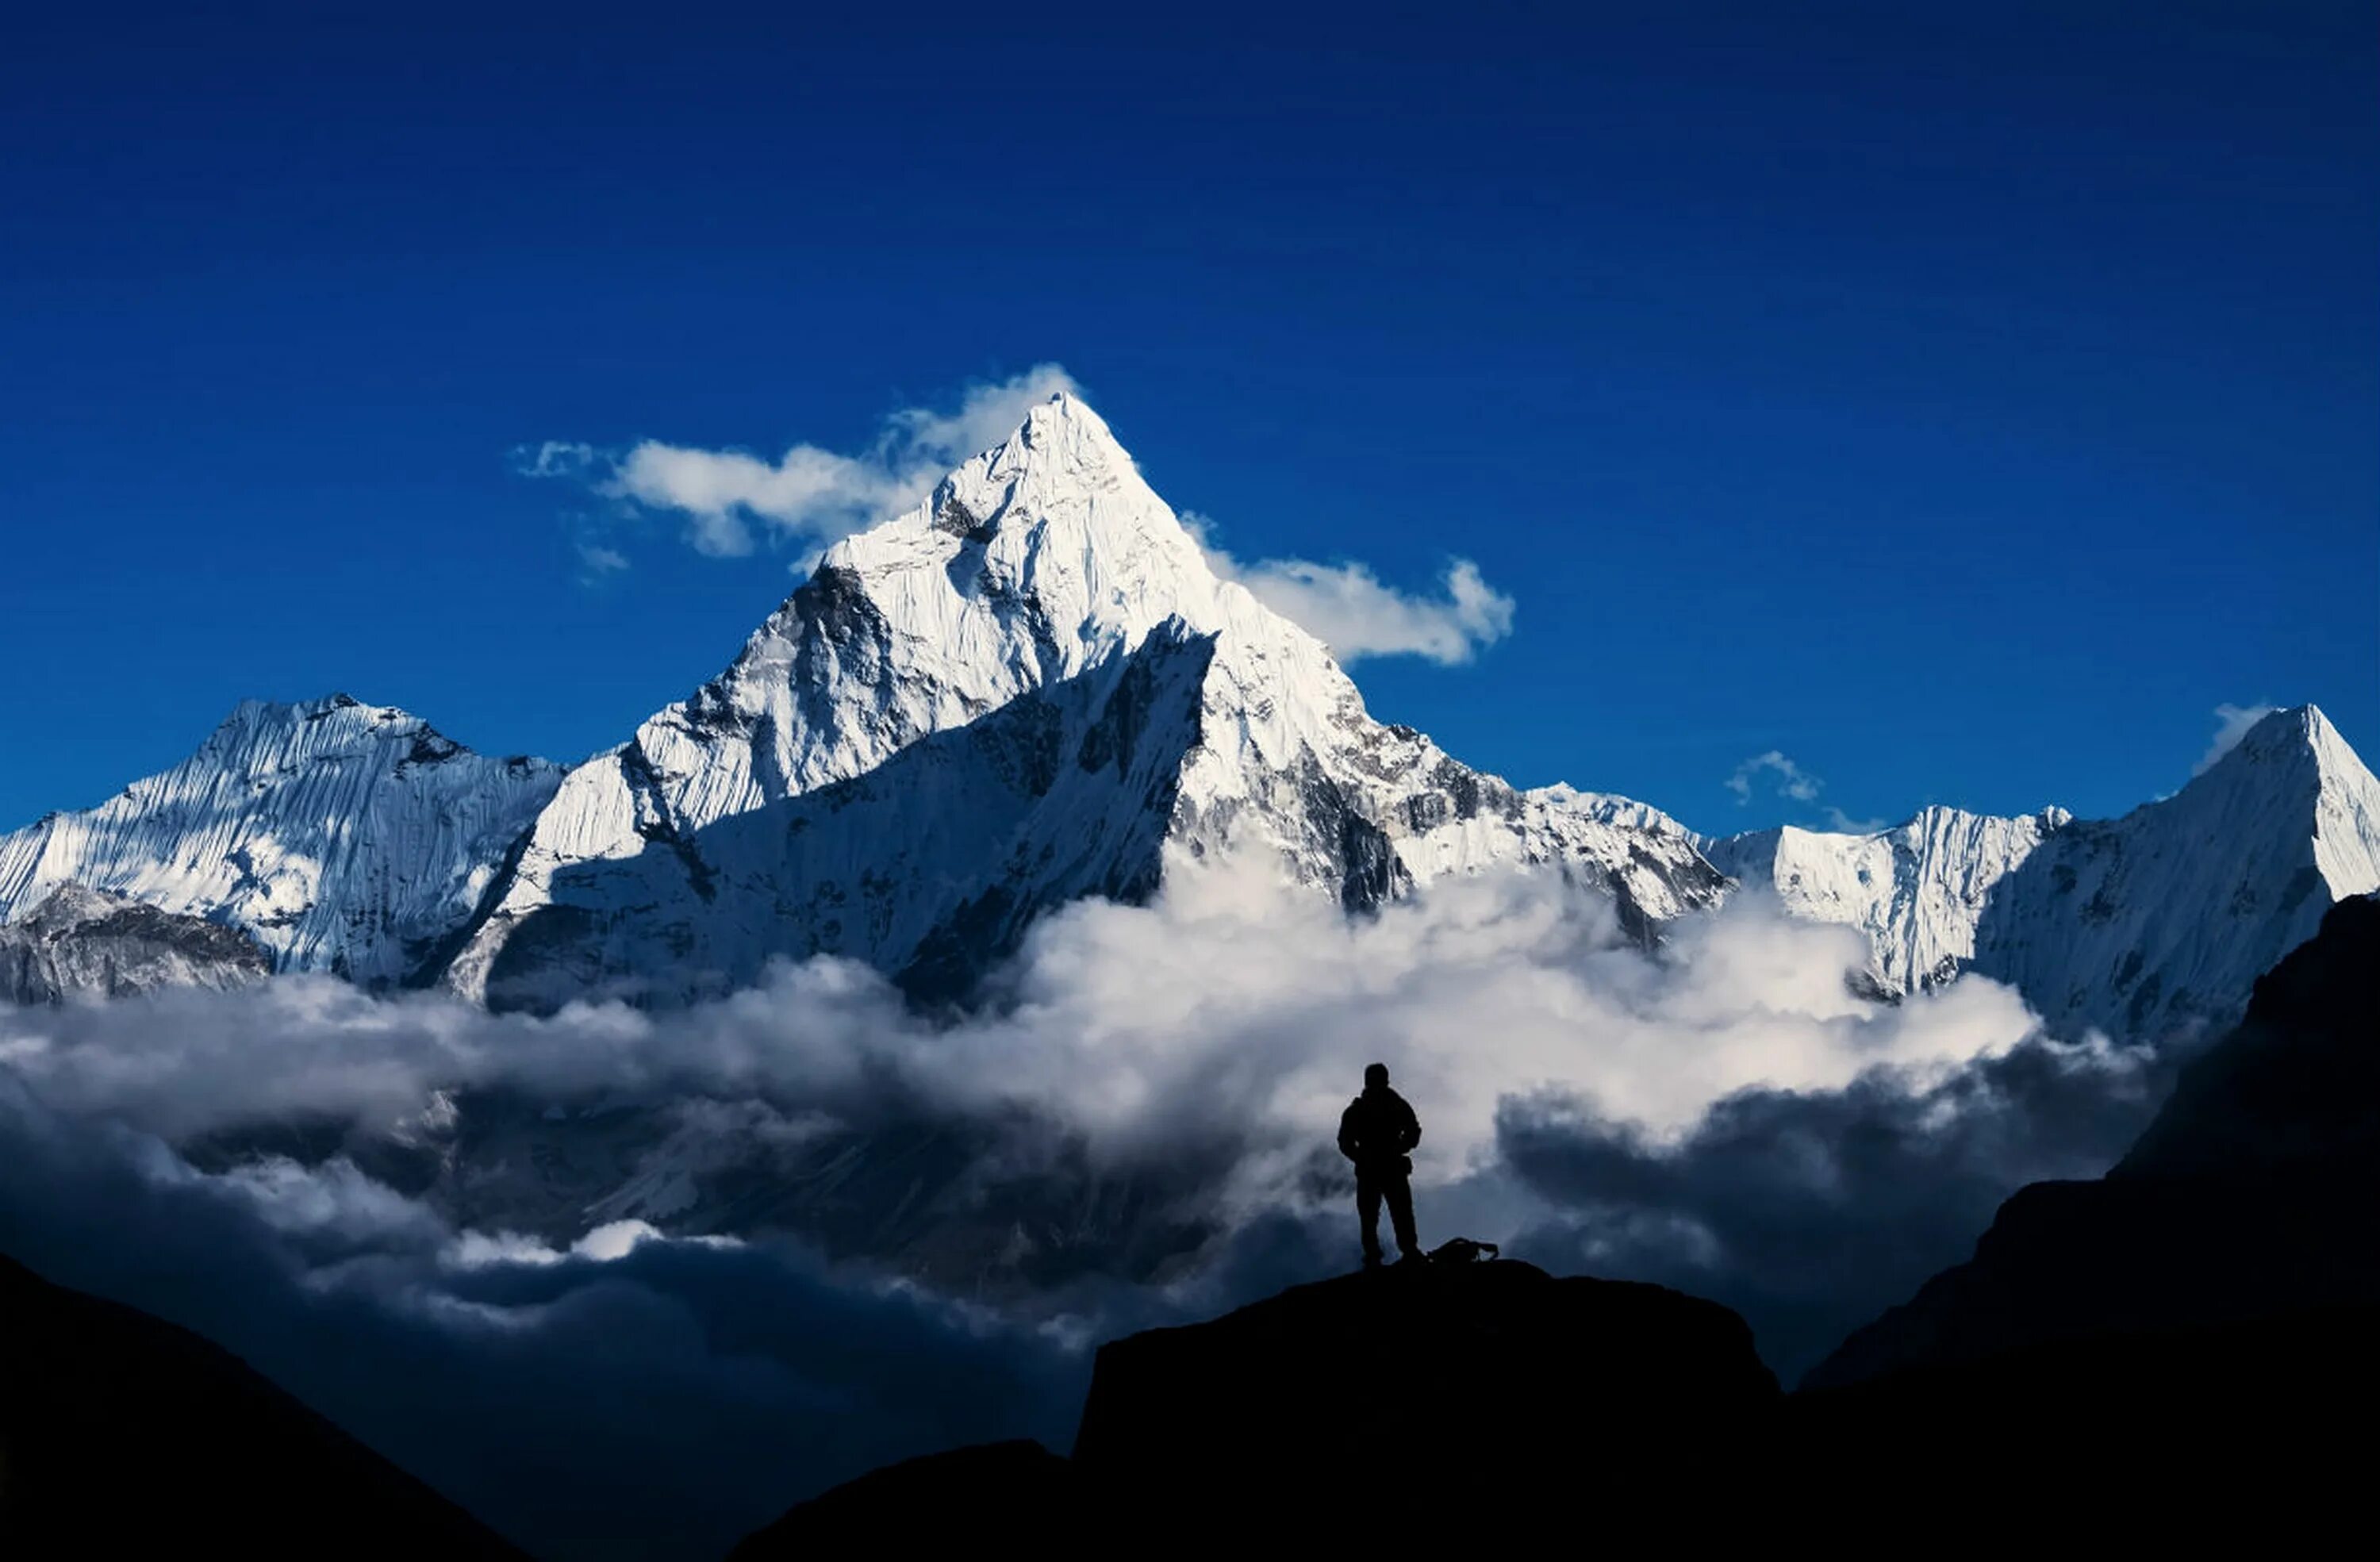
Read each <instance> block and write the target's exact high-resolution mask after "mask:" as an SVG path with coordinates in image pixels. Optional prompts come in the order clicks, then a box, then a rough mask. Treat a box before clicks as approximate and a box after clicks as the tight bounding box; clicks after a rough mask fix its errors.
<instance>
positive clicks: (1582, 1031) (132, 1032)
mask: <svg viewBox="0 0 2380 1562" xmlns="http://www.w3.org/2000/svg"><path fill="white" fill-rule="evenodd" d="M1864 957H1865V951H1864V943H1863V941H1862V939H1861V937H1860V935H1859V934H1858V933H1856V932H1855V931H1852V930H1851V929H1847V928H1841V927H1836V926H1822V925H1815V924H1808V923H1796V922H1789V921H1785V920H1783V919H1782V918H1781V917H1780V916H1778V915H1774V914H1769V913H1767V911H1765V910H1764V909H1763V908H1762V907H1760V906H1759V905H1757V904H1756V903H1755V902H1751V901H1749V900H1745V901H1743V902H1730V905H1729V907H1728V909H1726V910H1725V911H1723V912H1721V913H1720V914H1717V915H1715V916H1713V917H1710V918H1706V919H1702V920H1698V921H1695V922H1693V923H1690V924H1687V925H1685V926H1682V927H1680V928H1679V929H1677V930H1676V931H1675V933H1674V934H1673V936H1672V938H1671V939H1670V942H1669V944H1668V945H1667V946H1666V947H1665V949H1664V951H1662V952H1661V954H1660V955H1659V956H1658V957H1650V956H1647V955H1645V953H1643V952H1642V951H1639V950H1637V949H1636V948H1635V946H1634V945H1633V943H1632V942H1630V941H1629V940H1628V939H1626V938H1623V937H1622V936H1621V933H1620V931H1619V929H1618V927H1617V926H1616V923H1615V920H1614V918H1613V916H1612V914H1611V911H1610V908H1609V903H1608V902H1606V901H1604V900H1602V899H1601V898H1599V897H1597V896H1594V895H1592V894H1589V893H1587V892H1585V891H1582V890H1575V889H1572V888H1568V887H1565V886H1563V885H1562V884H1561V883H1560V881H1559V880H1557V879H1552V878H1549V877H1548V878H1534V877H1528V876H1509V877H1508V876H1492V877H1486V878H1478V879H1469V880H1458V881H1452V882H1449V883H1447V884H1444V885H1441V886H1439V887H1437V888H1435V889H1434V890H1432V892H1431V893H1430V894H1428V895H1427V896H1423V897H1420V898H1418V899H1415V900H1413V901H1407V902H1397V903H1394V904H1392V905H1390V906H1389V907H1387V908H1385V909H1384V910H1383V911H1382V912H1381V913H1380V914H1378V915H1377V916H1373V917H1367V918H1364V919H1361V920H1355V921H1350V920H1349V919H1347V918H1346V917H1345V916H1344V915H1343V914H1342V913H1341V912H1340V910H1339V908H1338V906H1337V905H1336V903H1335V902H1331V901H1329V900H1328V899H1326V898H1322V897H1316V896H1312V895H1304V894H1298V893H1295V892H1293V891H1291V890H1286V889H1284V888H1282V887H1281V886H1280V885H1278V884H1277V883H1276V882H1274V881H1273V880H1272V879H1271V878H1270V877H1269V875H1263V874H1257V873H1255V872H1253V871H1250V870H1245V869H1221V868H1212V869H1205V870H1195V871H1194V870H1187V869H1185V870H1184V871H1183V872H1182V873H1179V874H1177V875H1175V876H1174V878H1172V879H1170V880H1169V888H1168V890H1166V892H1165V893H1164V894H1163V895H1162V896H1161V897H1160V899H1159V900H1158V901H1157V902H1155V903H1153V904H1151V905H1147V906H1137V907H1135V906H1121V905H1115V904H1111V903H1109V902H1081V903H1079V904H1077V905H1075V906H1073V907H1070V908H1068V909H1066V910H1064V911H1062V912H1060V913H1058V914H1054V915H1052V916H1050V918H1048V919H1046V920H1045V921H1044V922H1043V923H1042V924H1040V925H1039V926H1038V927H1037V928H1036V930H1035V931H1034V933H1033V934H1032V935H1031V937H1030V938H1028V940H1027V943H1026V949H1025V951H1023V953H1022V954H1021V955H1020V957H1019V959H1018V962H1017V963H1016V966H1015V969H1014V971H1013V972H1011V973H1010V975H1009V977H1008V980H1007V982H1006V983H1005V984H1004V990H1006V991H1007V992H1009V993H1010V994H1011V995H1012V997H1013V999H1014V1001H1013V1003H1012V1004H1011V1006H1010V1007H1008V1008H1006V1009H1003V1010H1001V1011H991V1012H985V1013H981V1014H977V1015H975V1016H972V1017H969V1018H966V1019H964V1020H961V1021H959V1022H957V1023H953V1024H941V1023H932V1022H929V1021H928V1020H926V1019H923V1018H921V1017H919V1016H918V1015H917V1014H915V1013H913V1012H912V1011H909V1010H908V1009H907V1008H905V1005H904V1004H903V1002H902V1000H901V999H900V997H899V995H898V994H897V993H895V992H894V991H893V989H892V987H890V985H889V984H887V983H886V982H885V981H884V980H883V979H882V978H881V977H880V976H878V975H876V974H875V973H874V972H872V971H869V970H868V969H866V968H865V967H862V966H858V965H855V964H853V963H848V962H842V961H835V960H828V959H818V960H812V961H808V962H805V963H800V964H793V965H783V966H779V967H776V968H774V969H773V970H772V972H771V975H770V976H769V978H768V979H767V980H766V981H765V982H764V983H763V985H762V986H761V987H758V988H755V989H753V990H751V991H748V992H746V993H743V994H739V995H737V996H735V997H732V998H729V999H722V1000H719V1001H717V1002H713V1003H709V1004H704V1005H701V1006H698V1007H696V1008H693V1009H689V1010H686V1011H679V1012H671V1013H655V1012H647V1011H637V1010H632V1009H628V1008H625V1007H622V1006H619V1005H616V1004H605V1005H600V1006H589V1005H580V1006H573V1007H571V1008H567V1009H565V1010H563V1011H561V1012H559V1013H558V1014H555V1015H553V1016H551V1017H548V1018H538V1017H534V1016H529V1015H524V1014H490V1013H487V1012H484V1011H480V1010H476V1009H472V1008H470V1007H468V1006H466V1005H464V1004H462V1003H460V1002H458V1001H455V1000H453V999H445V998H441V997H436V996H431V995H405V996H394V997H374V996H371V995H369V994H366V993H363V992H361V991H359V990H358V989H356V988H353V987H347V986H346V985H345V984H342V983H340V982H337V981H335V980H333V979H330V978H326V977H295V978H281V979H276V980H274V981H273V982H270V983H266V984H263V985H261V986H260V987H252V988H246V989H240V990H237V991H235V992H232V993H228V994H219V993H208V992H198V991H177V992H169V993H165V994H161V995H158V996H156V997H154V998H152V999H141V1000H138V1001H124V1002H115V1003H106V1004H96V1005H89V1006H78V1007H74V1008H69V1009H66V1010H57V1011H52V1010H40V1011H36V1010H19V1011H0V1072H16V1073H17V1074H18V1075H20V1076H21V1077H23V1078H24V1079H26V1080H27V1081H28V1082H29V1083H30V1084H31V1085H32V1086H33V1087H34V1088H35V1089H36V1090H38V1091H39V1092H40V1093H41V1094H42V1096H43V1098H44V1099H45V1100H47V1101H49V1102H50V1103H51V1104H53V1105H54V1106H55V1107H57V1108H61V1109H65V1110H69V1111H72V1112H75V1113H77V1114H79V1115H93V1114H100V1115H108V1116H114V1117H118V1118H121V1119H123V1120H127V1121H129V1122H130V1123H132V1124H134V1125H135V1126H137V1127H140V1128H141V1129H144V1130H146V1131H149V1132H156V1133H159V1134H162V1135H164V1136H165V1137H166V1138H168V1139H172V1140H176V1141H182V1140H187V1139H188V1138H190V1137H192V1136H195V1135H200V1134H205V1133H208V1132H215V1131H218V1130H224V1129H228V1128H232V1127H236V1126H237V1125H238V1124H240V1123H243V1122H254V1121H259V1120H263V1121H287V1120H298V1119H307V1118H322V1117H330V1118H345V1119H348V1120H353V1121H355V1122H357V1123H358V1125H359V1126H361V1127H363V1128H365V1129H366V1130H367V1131H368V1132H379V1133H395V1134H397V1135H399V1136H400V1137H406V1136H409V1135H411V1134H413V1133H414V1132H415V1130H414V1127H413V1125H415V1124H417V1123H419V1122H423V1121H427V1120H431V1119H432V1118H433V1117H434V1115H435V1114H437V1113H439V1112H441V1111H443V1110H445V1109H447V1108H446V1106H445V1101H446V1097H445V1096H443V1092H448V1091H452V1090H456V1089H464V1090H469V1089H489V1088H507V1089H516V1090H519V1091H522V1092H525V1093H527V1094H528V1095H529V1096H533V1097H544V1098H574V1097H586V1096H594V1095H599V1094H600V1095H604V1096H613V1097H618V1098H622V1099H637V1100H648V1101H655V1102H660V1101H668V1100H674V1099H678V1098H682V1097H689V1096H709V1097H714V1098H735V1097H746V1096H761V1097H766V1098H768V1099H770V1100H771V1101H774V1102H776V1103H778V1104H779V1106H780V1107H781V1108H785V1109H786V1110H788V1111H794V1112H799V1113H801V1114H804V1119H803V1120H802V1126H800V1128H799V1132H800V1133H808V1132H814V1124H815V1122H816V1121H817V1120H820V1119H824V1120H835V1119H844V1120H848V1119H849V1118H850V1117H851V1116H853V1115H854V1114H855V1113H862V1112H864V1109H865V1108H866V1107H867V1105H868V1103H870V1102H872V1101H873V1100H875V1099H876V1098H877V1096H879V1095H880V1094H881V1093H883V1092H885V1091H887V1090H888V1089H890V1090H894V1091H896V1092H897V1093H898V1094H900V1096H902V1098H904V1099H906V1100H912V1101H918V1102H925V1103H929V1104H931V1105H933V1106H934V1107H936V1108H938V1109H941V1110H945V1111H951V1112H955V1113H958V1114H960V1115H962V1116H965V1117H968V1118H986V1119H991V1118H1001V1117H1006V1116H1011V1115H1013V1114H1014V1113H1015V1112H1016V1111H1017V1110H1019V1109H1023V1110H1025V1111H1026V1112H1028V1113H1030V1114H1033V1115H1035V1116H1036V1117H1038V1118H1039V1119H1042V1120H1049V1121H1051V1122H1055V1123H1060V1124H1062V1125H1064V1126H1065V1127H1066V1128H1067V1129H1068V1130H1069V1131H1070V1132H1075V1133H1077V1134H1079V1135H1081V1136H1082V1137H1083V1139H1084V1140H1085V1142H1086V1144H1087V1145H1088V1146H1089V1148H1090V1150H1091V1152H1092V1153H1093V1154H1094V1156H1097V1157H1099V1158H1101V1159H1105V1160H1111V1161H1131V1160H1134V1159H1136V1158H1141V1157H1145V1156H1151V1155H1154V1156H1157V1157H1158V1158H1160V1159H1163V1158H1166V1157H1167V1156H1170V1155H1171V1154H1172V1150H1171V1148H1170V1147H1172V1146H1176V1145H1179V1144H1185V1143H1191V1142H1202V1141H1229V1142H1237V1143H1241V1144H1246V1145H1250V1146H1253V1147H1254V1148H1253V1150H1252V1152H1251V1156H1250V1159H1249V1160H1248V1162H1247V1163H1246V1165H1245V1167H1244V1168H1243V1178H1242V1181H1243V1182H1244V1183H1246V1184H1248V1187H1247V1188H1246V1190H1245V1191H1249V1192H1255V1191H1257V1188H1258V1187H1259V1186H1260V1187H1261V1189H1262V1191H1263V1192H1265V1193H1267V1194H1268V1195H1269V1193H1272V1192H1274V1191H1277V1190H1276V1189H1275V1187H1274V1182H1275V1174H1280V1173H1282V1172H1283V1171H1284V1168H1287V1167H1289V1166H1290V1165H1291V1164H1292V1163H1293V1162H1296V1161H1299V1160H1301V1159H1302V1157H1303V1155H1304V1153H1305V1150H1306V1149H1309V1148H1310V1147H1311V1146H1312V1145H1314V1144H1327V1143H1328V1142H1329V1138H1328V1135H1329V1130H1330V1125H1331V1124H1332V1123H1333V1122H1335V1121H1336V1118H1337V1113H1338V1110H1339V1108H1340V1107H1342V1106H1343V1105H1344V1103H1345V1099H1346V1097H1347V1096H1348V1095H1350V1094H1351V1093H1352V1092H1353V1090H1354V1086H1355V1084H1356V1083H1357V1082H1359V1081H1360V1079H1361V1076H1362V1072H1363V1069H1364V1065H1365V1064H1366V1063H1368V1062H1371V1061H1373V1060H1375V1059H1381V1060H1386V1061H1387V1062H1389V1063H1390V1066H1391V1068H1392V1069H1393V1070H1394V1071H1395V1072H1396V1074H1397V1077H1398V1078H1399V1080H1400V1081H1401V1082H1403V1084H1404V1085H1405V1086H1406V1087H1407V1088H1408V1091H1409V1094H1411V1095H1412V1096H1413V1097H1414V1099H1415V1101H1416V1103H1417V1104H1419V1105H1420V1106H1421V1107H1422V1108H1423V1110H1424V1115H1425V1117H1426V1118H1427V1120H1429V1122H1430V1123H1431V1135H1430V1139H1429V1142H1428V1146H1427V1152H1426V1155H1425V1156H1424V1159H1425V1162H1426V1167H1425V1169H1426V1171H1427V1173H1428V1174H1430V1175H1431V1176H1432V1177H1433V1178H1435V1179H1436V1180H1438V1181H1446V1180H1449V1179H1451V1178H1454V1177H1457V1176H1460V1175H1462V1174H1463V1172H1464V1171H1466V1170H1467V1169H1468V1168H1469V1167H1470V1166H1471V1164H1472V1162H1473V1161H1474V1160H1475V1158H1476V1157H1477V1156H1481V1155H1484V1154H1485V1153H1487V1151H1488V1147H1489V1145H1490V1143H1491V1141H1492V1137H1493V1132H1494V1117H1495V1111H1496V1107H1497V1103H1498V1102H1499V1101H1500V1099H1501V1098H1502V1097H1504V1096H1508V1095H1512V1094H1516V1093H1527V1092H1531V1091H1535V1090H1537V1089H1540V1088H1542V1087H1545V1086H1548V1085H1560V1086H1562V1087H1564V1088H1567V1089H1573V1090H1579V1091H1584V1092H1586V1093H1588V1094H1590V1095H1592V1096H1594V1097H1595V1098H1596V1099H1597V1101H1598V1102H1599V1103H1600V1104H1601V1106H1602V1108H1604V1109H1605V1110H1607V1111H1608V1112H1610V1113H1611V1114H1613V1115H1614V1116H1616V1117H1620V1118H1624V1119H1626V1120H1632V1121H1635V1122H1639V1123H1642V1124H1645V1125H1646V1126H1647V1127H1648V1129H1649V1130H1651V1131H1653V1132H1659V1133H1667V1132H1675V1131H1678V1130H1681V1129H1682V1128H1684V1127H1685V1126H1687V1125H1689V1124H1691V1123H1692V1122H1693V1121H1694V1120H1695V1119H1697V1118H1698V1117H1699V1116H1700V1114H1701V1113H1702V1112H1704V1111H1705V1110H1706V1109H1707V1108H1709V1107H1710V1106H1711V1105H1712V1103H1714V1102H1716V1101H1718V1100H1719V1099H1721V1098H1723V1097H1724V1096H1728V1095H1729V1094H1730V1093H1732V1092H1734V1091H1737V1090H1740V1089H1743V1088H1746V1087H1750V1086H1755V1085H1768V1086H1775V1087H1780V1088H1791V1089H1826V1088H1833V1087H1838V1086H1840V1085H1842V1084H1846V1083H1848V1082H1849V1081H1850V1080H1851V1079H1852V1078H1853V1077H1854V1076H1855V1075H1857V1074H1858V1073H1859V1072H1861V1071H1863V1070H1864V1069H1867V1068H1869V1067H1870V1066H1872V1065H1874V1064H1877V1063H1884V1062H1889V1063H1893V1064H1895V1065H1898V1066H1903V1067H1912V1068H1925V1067H1933V1066H1938V1065H1949V1064H1955V1063H1959V1062H1962V1061H1965V1060H1968V1059H1973V1058H1976V1057H1980V1056H1988V1055H1991V1054H1993V1053H1995V1052H1997V1051H1998V1050H2001V1049H2004V1048H2005V1047H2009V1046H2011V1045H2013V1044H2014V1043H2016V1042H2017V1041H2018V1040H2020V1039H2022V1037H2023V1036H2025V1035H2027V1034H2029V1033H2030V1032H2031V1031H2032V1030H2033V1028H2034V1021H2033V1018H2032V1017H2031V1016H2030V1015H2029V1014H2028V1013H2027V1012H2026V1011H2025V1008H2024V1006H2023V1004H2022V1002H2021V1001H2020V1000H2019V999H2017V998H2016V996H2015V995H2014V994H2013V993H2011V992H2010V990H2009V989H2007V988H2004V987H1996V986H1994V985H1992V984H1991V983H1989V982H1985V981H1982V980H1978V979H1973V978H1969V979H1966V980H1962V981H1961V982H1959V983H1957V984H1955V985H1954V986H1953V987H1949V989H1946V990H1945V991H1943V992H1942V993H1939V994H1936V995H1929V996H1925V997H1920V998H1915V999H1910V1000H1909V1001H1907V1002H1905V1003H1902V1004H1900V1005H1898V1006H1877V1005H1871V1004H1867V1003H1864V1002H1863V1001H1861V1000H1859V999H1855V998H1853V997H1852V995H1851V994H1850V992H1849V991H1848V989H1847V988H1846V987H1845V985H1844V982H1843V973H1844V972H1845V971H1846V970H1848V969H1850V968H1852V967H1853V966H1855V965H1858V964H1860V963H1862V962H1863V961H1864ZM1218 971H1228V972H1230V973H1231V974H1232V979H1231V980H1230V981H1229V982H1225V983H1219V982H1217V981H1216V980H1215V979H1214V974H1215V973H1216V972H1218ZM1481 1036H1492V1037H1494V1038H1495V1044H1494V1046H1492V1047H1482V1046H1479V1045H1476V1044H1475V1041H1474V1039H1473V1038H1475V1037H1481ZM767 1121H768V1122H770V1123H772V1124H775V1125H776V1127H775V1128H774V1129H773V1130H772V1132H778V1133H779V1134H780V1135H783V1133H785V1132H789V1129H788V1126H787V1120H786V1119H785V1118H783V1117H782V1116H779V1115H774V1114H771V1115H769V1116H768V1118H767ZM694 1126H698V1127H702V1128H704V1129H705V1131H706V1132H708V1131H712V1130H716V1131H719V1132H734V1130H733V1127H732V1124H729V1123H728V1122H727V1121H726V1120H724V1119H714V1118H704V1119H702V1120H700V1122H699V1123H698V1124H695V1125H694Z"/></svg>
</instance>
